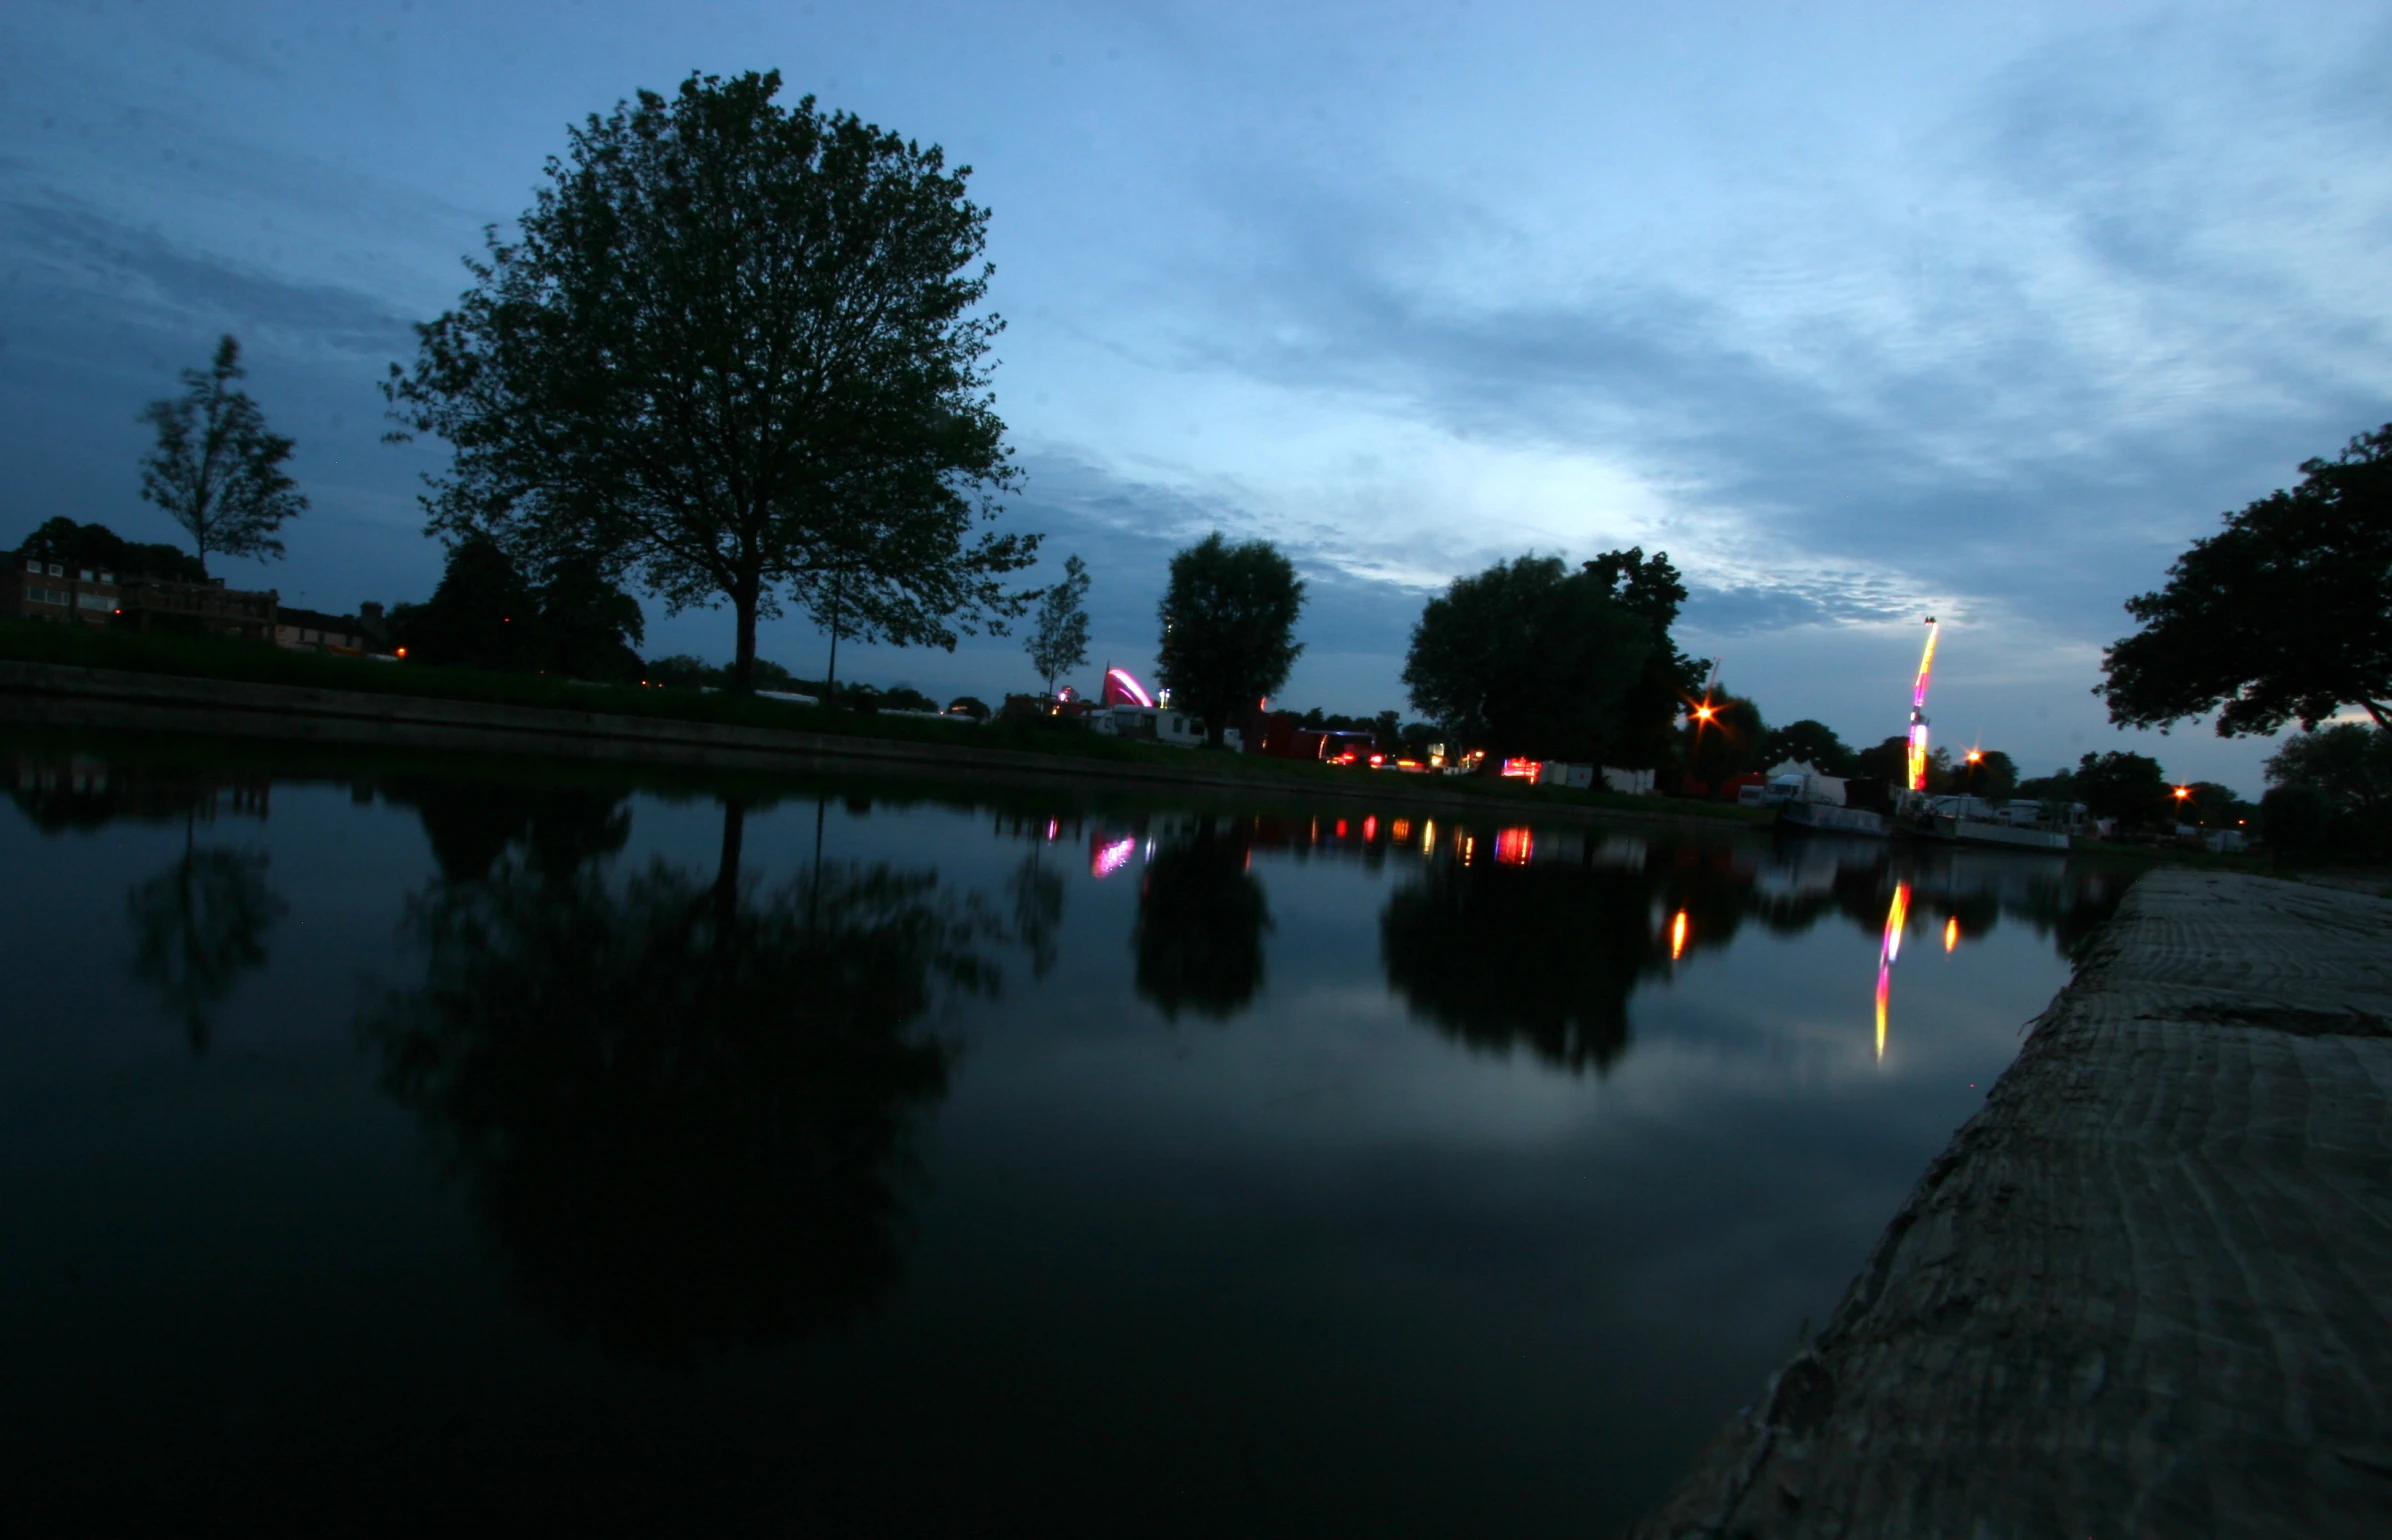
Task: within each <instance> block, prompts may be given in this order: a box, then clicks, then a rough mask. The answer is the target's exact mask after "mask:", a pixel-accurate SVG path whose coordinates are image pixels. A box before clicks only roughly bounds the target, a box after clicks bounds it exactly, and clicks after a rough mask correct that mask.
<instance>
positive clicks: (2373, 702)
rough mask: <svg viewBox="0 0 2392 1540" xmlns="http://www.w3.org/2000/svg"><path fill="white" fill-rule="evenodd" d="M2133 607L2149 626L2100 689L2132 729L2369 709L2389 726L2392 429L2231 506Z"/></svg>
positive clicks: (2119, 650) (2275, 721) (2113, 662)
mask: <svg viewBox="0 0 2392 1540" xmlns="http://www.w3.org/2000/svg"><path fill="white" fill-rule="evenodd" d="M2126 608H2127V611H2128V613H2130V614H2132V615H2133V616H2134V618H2135V619H2136V620H2137V621H2140V622H2141V623H2142V629H2141V630H2140V631H2138V632H2136V633H2135V634H2134V635H2133V636H2130V637H2127V638H2125V639H2124V640H2122V641H2120V642H2118V643H2117V644H2116V645H2115V646H2113V647H2111V648H2110V650H2109V651H2108V653H2107V654H2106V655H2105V656H2104V658H2103V662H2102V667H2103V669H2104V671H2105V672H2106V673H2107V675H2108V678H2107V680H2106V681H2105V682H2104V683H2103V684H2101V685H2100V686H2099V687H2098V689H2097V693H2099V694H2101V695H2103V696H2105V697H2106V698H2107V699H2108V701H2109V707H2110V720H2111V721H2113V722H2116V723H2118V724H2120V725H2121V726H2130V727H2158V728H2161V729H2163V730H2164V729H2165V728H2166V727H2167V726H2168V725H2169V724H2171V723H2174V722H2179V721H2182V720H2183V719H2185V718H2186V717H2197V716H2203V715H2206V714H2207V713H2209V712H2211V711H2213V710H2215V711H2217V713H2218V733H2219V735H2220V736H2222V737H2231V736H2233V735H2235V734H2238V733H2272V732H2275V731H2276V730H2277V729H2279V728H2281V727H2282V726H2283V725H2284V724H2285V723H2287V722H2290V721H2294V720H2298V721H2299V722H2300V723H2301V725H2302V726H2304V727H2315V726H2316V725H2317V724H2318V723H2319V722H2322V721H2324V720H2325V719H2326V718H2328V717H2330V716H2332V715H2333V714H2334V711H2335V709H2336V708H2337V707H2341V706H2359V707H2362V708H2364V709H2365V710H2366V712H2367V713H2368V715H2370V716H2372V717H2374V718H2375V723H2376V725H2377V726H2378V727H2392V424H2386V425H2385V426H2384V427H2383V428H2381V429H2378V430H2377V431H2376V432H2374V433H2365V434H2361V435H2360V436H2359V437H2357V438H2354V439H2352V440H2351V441H2350V444H2349V446H2348V447H2347V448H2345V449H2344V450H2343V452H2342V453H2341V454H2340V455H2338V456H2336V457H2335V458H2334V459H2331V460H2322V459H2321V460H2311V461H2308V462H2307V463H2306V464H2304V465H2302V467H2301V482H2300V485H2298V486H2296V487H2293V488H2291V489H2289V490H2286V491H2277V492H2271V493H2269V494H2268V495H2267V496H2265V497H2263V498H2260V499H2259V500H2258V501H2257V502H2254V503H2252V504H2250V505H2249V506H2247V507H2245V508H2244V509H2243V510H2242V511H2241V512H2240V513H2233V514H2228V515H2227V516H2226V527H2225V529H2224V530H2222V531H2220V532H2219V533H2217V534H2215V535H2212V536H2210V537H2209V538H2208V539H2206V540H2196V541H2194V542H2193V545H2192V549H2190V550H2188V551H2186V552H2185V553H2184V555H2182V556H2180V557H2178V558H2177V560H2176V564H2175V565H2174V566H2172V567H2170V568H2169V569H2168V585H2167V587H2165V588H2163V589H2161V590H2160V591H2159V592H2157V593H2148V594H2138V595H2136V596H2135V597H2134V598H2132V599H2129V600H2128V601H2127V602H2126ZM2221 706H2222V707H2223V709H2219V708H2220V707H2221Z"/></svg>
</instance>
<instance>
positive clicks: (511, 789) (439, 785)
mask: <svg viewBox="0 0 2392 1540" xmlns="http://www.w3.org/2000/svg"><path fill="white" fill-rule="evenodd" d="M381 791H382V795H383V797H384V799H385V800H387V801H390V802H394V803H397V804H398V805H399V806H401V807H411V808H413V809H414V810H415V813H416V816H417V817H418V818H420V819H422V820H423V825H424V838H425V839H427V840H428V841H430V842H431V846H432V858H433V860H434V861H436V862H437V863H439V866H440V874H441V875H442V876H443V877H445V878H447V879H448V880H449V881H451V882H471V881H475V880H477V879H479V878H480V877H482V876H484V875H486V874H487V873H488V872H489V870H490V868H491V867H492V866H493V865H494V864H496V863H497V861H498V858H499V857H500V856H501V855H502V854H504V853H505V851H506V849H507V847H508V846H510V845H516V844H520V845H521V846H522V847H523V848H524V853H525V855H526V856H527V857H528V858H529V860H530V861H531V863H532V865H533V866H535V867H536V868H538V869H539V870H542V871H552V872H562V871H568V870H570V869H572V868H573V867H575V866H578V865H579V864H581V863H582V862H584V861H588V860H593V859H595V858H597V857H599V856H605V855H612V854H614V853H615V852H616V851H618V850H620V849H622V848H623V843H624V841H625V840H627V839H629V838H630V837H631V809H630V808H629V807H628V806H627V805H626V802H627V799H626V798H625V796H624V795H623V793H621V792H619V791H596V790H590V789H586V788H581V787H550V786H524V785H517V784H511V783H507V782H487V781H457V780H444V779H437V778H433V777H414V776H407V777H397V778H393V779H391V780H387V781H384V782H383V783H382V785H381Z"/></svg>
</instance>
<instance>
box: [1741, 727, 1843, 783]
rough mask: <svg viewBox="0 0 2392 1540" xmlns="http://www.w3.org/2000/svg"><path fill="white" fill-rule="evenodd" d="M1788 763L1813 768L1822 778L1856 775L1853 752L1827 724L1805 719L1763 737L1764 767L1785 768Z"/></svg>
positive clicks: (1761, 759)
mask: <svg viewBox="0 0 2392 1540" xmlns="http://www.w3.org/2000/svg"><path fill="white" fill-rule="evenodd" d="M1788 760H1794V761H1796V762H1798V763H1800V764H1805V765H1808V766H1810V767H1811V768H1812V769H1813V770H1816V771H1818V772H1819V773H1820V774H1821V775H1850V774H1852V773H1853V759H1852V749H1851V747H1850V746H1849V745H1847V744H1846V743H1845V742H1844V740H1843V739H1841V738H1839V737H1837V736H1836V734H1835V729H1834V728H1832V727H1829V726H1828V725H1827V724H1826V723H1825V722H1820V721H1815V720H1813V719H1812V718H1810V717H1804V718H1803V719H1802V720H1801V721H1799V722H1788V723H1787V724H1786V725H1785V726H1783V727H1772V728H1771V729H1769V731H1767V732H1766V733H1763V734H1762V735H1761V757H1760V762H1761V764H1762V765H1763V766H1764V767H1766V766H1770V765H1782V764H1784V763H1785V762H1786V761H1788Z"/></svg>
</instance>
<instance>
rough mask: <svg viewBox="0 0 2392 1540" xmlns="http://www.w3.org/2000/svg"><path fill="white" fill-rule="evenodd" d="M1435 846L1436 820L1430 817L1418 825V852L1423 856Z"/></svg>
mask: <svg viewBox="0 0 2392 1540" xmlns="http://www.w3.org/2000/svg"><path fill="white" fill-rule="evenodd" d="M1436 848H1437V820H1436V819H1434V818H1431V819H1428V820H1426V821H1424V822H1423V823H1422V824H1421V826H1420V853H1421V854H1422V855H1424V856H1425V855H1427V854H1428V853H1429V852H1430V851H1432V850H1434V849H1436Z"/></svg>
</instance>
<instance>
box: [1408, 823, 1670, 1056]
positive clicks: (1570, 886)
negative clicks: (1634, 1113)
mask: <svg viewBox="0 0 2392 1540" xmlns="http://www.w3.org/2000/svg"><path fill="white" fill-rule="evenodd" d="M1652 898H1653V889H1652V887H1651V885H1650V883H1649V882H1648V881H1647V879H1646V877H1645V876H1644V874H1643V873H1642V872H1638V871H1633V870H1626V869H1622V868H1619V867H1601V866H1572V865H1563V864H1560V863H1554V864H1530V865H1525V866H1504V865H1498V864H1495V863H1493V862H1485V861H1481V862H1479V863H1476V864H1466V863H1464V862H1461V861H1457V860H1440V861H1438V862H1436V863H1434V864H1432V865H1431V866H1430V867H1429V868H1428V869H1427V870H1426V871H1425V872H1423V873H1422V874H1421V876H1420V878H1419V879H1418V880H1417V881H1415V882H1413V883H1412V884H1411V885H1409V886H1408V887H1405V888H1403V889H1402V890H1401V891H1399V892H1397V893H1396V894H1395V895H1394V896H1393V897H1391V898H1390V899H1389V900H1388V901H1387V907H1386V909H1385V911H1384V912H1382V913H1381V914H1380V916H1379V955H1380V961H1381V962H1382V964H1383V965H1384V966H1385V967H1386V970H1387V981H1388V983H1389V985H1390V986H1392V987H1393V988H1394V989H1395V990H1396V991H1397V992H1398V993H1399V994H1401V995H1402V996H1403V997H1404V1001H1405V1003H1406V1004H1407V1005H1408V1006H1410V1007H1411V1009H1412V1011H1413V1013H1414V1014H1415V1015H1418V1016H1422V1017H1425V1018H1426V1019H1427V1020H1428V1021H1430V1022H1431V1023H1433V1024H1434V1025H1435V1026H1436V1027H1438V1028H1439V1029H1440V1030H1441V1031H1444V1032H1447V1033H1450V1034H1451V1035H1453V1036H1454V1037H1457V1038H1459V1039H1460V1040H1461V1041H1462V1042H1464V1043H1466V1044H1468V1045H1469V1046H1471V1047H1472V1048H1475V1049H1479V1050H1481V1051H1485V1052H1492V1053H1508V1052H1509V1051H1511V1049H1512V1048H1513V1047H1514V1045H1519V1046H1522V1047H1525V1048H1527V1049H1528V1050H1529V1051H1530V1052H1531V1053H1533V1054H1535V1055H1536V1056H1537V1057H1538V1058H1539V1059H1541V1060H1543V1061H1544V1062H1546V1063H1547V1064H1551V1065H1554V1066H1556V1067H1558V1068H1563V1069H1568V1070H1572V1071H1584V1070H1588V1069H1593V1070H1595V1071H1597V1072H1598V1073H1600V1072H1601V1071H1603V1070H1605V1069H1608V1068H1609V1067H1610V1065H1611V1064H1612V1062H1613V1061H1614V1060H1616V1059H1617V1058H1618V1057H1619V1056H1620V1054H1621V1052H1622V1051H1623V1050H1625V1049H1626V1047H1627V1046H1628V996H1629V994H1630V993H1631V992H1632V991H1634V989H1635V988H1636V984H1637V981H1638V980H1639V979H1640V978H1642V977H1644V976H1645V975H1646V974H1647V973H1649V972H1652V971H1655V970H1657V969H1661V968H1665V967H1666V966H1667V965H1668V960H1669V948H1668V942H1667V941H1666V939H1664V938H1663V937H1661V936H1659V935H1656V933H1655V930H1654V926H1653V922H1652V912H1653V911H1652ZM1706 907H1707V906H1706ZM1709 928H1710V927H1708V926H1705V925H1700V924H1697V925H1695V926H1692V927H1690V929H1691V930H1692V932H1693V933H1694V934H1696V935H1702V934H1703V933H1704V932H1705V931H1706V930H1708V929H1709Z"/></svg>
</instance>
